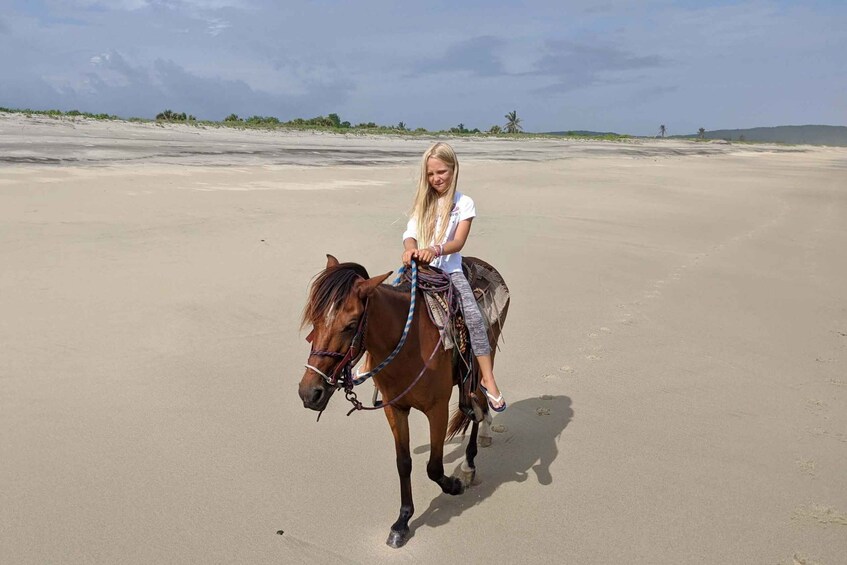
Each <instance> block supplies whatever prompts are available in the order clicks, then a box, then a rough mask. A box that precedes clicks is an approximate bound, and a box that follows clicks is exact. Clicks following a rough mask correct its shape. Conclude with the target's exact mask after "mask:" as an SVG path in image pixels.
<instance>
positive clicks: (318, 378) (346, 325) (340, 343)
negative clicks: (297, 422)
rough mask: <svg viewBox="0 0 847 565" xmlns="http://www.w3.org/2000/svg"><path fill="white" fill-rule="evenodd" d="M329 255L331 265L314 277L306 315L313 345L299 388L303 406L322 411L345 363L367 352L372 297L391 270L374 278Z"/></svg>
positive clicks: (338, 384)
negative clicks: (366, 330) (365, 338)
mask: <svg viewBox="0 0 847 565" xmlns="http://www.w3.org/2000/svg"><path fill="white" fill-rule="evenodd" d="M326 257H327V262H326V269H324V270H323V271H322V272H321V273H319V274H318V275H317V277H315V280H314V281H313V282H312V287H311V289H310V290H309V300H308V302H307V303H306V307H305V308H304V309H303V321H302V327H307V326H311V327H312V331H311V332H310V333H309V337H307V338H306V340H307V341H309V342H311V344H312V351H311V352H310V354H309V361H308V363H307V364H306V371H305V373H304V374H303V378H302V379H301V380H300V388H299V393H300V399H301V400H302V401H303V406H305V407H306V408H311V409H312V410H317V411H323V410H324V408H326V405H327V403H328V402H329V399H330V397H331V396H332V393H333V392H335V390H336V389H337V388H339V387H340V386H341V385H342V384H343V382H342V380H341V373H342V371H343V370H344V368H345V366H347V365H350V364H352V363H354V362H355V361H356V360H357V358H358V357H359V356H360V355H361V354H362V353H363V351H364V343H363V341H364V331H365V327H364V326H365V324H364V317H365V313H366V305H367V298H368V297H369V296H370V295H371V294H373V292H374V290H375V289H376V287H377V286H379V285H380V284H381V283H382V282H383V281H384V280H385V279H386V278H388V276H389V275H390V274H391V273H386V274H385V275H381V276H378V277H374V278H369V276H368V272H367V271H366V270H365V268H364V267H362V266H361V265H358V264H356V263H339V262H338V259H336V258H335V257H333V256H332V255H327V256H326Z"/></svg>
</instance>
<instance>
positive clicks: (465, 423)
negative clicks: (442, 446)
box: [447, 408, 471, 441]
mask: <svg viewBox="0 0 847 565" xmlns="http://www.w3.org/2000/svg"><path fill="white" fill-rule="evenodd" d="M470 425H471V418H470V416H468V415H467V414H465V413H464V412H463V411H462V410H460V409H459V408H456V410H454V411H453V415H452V416H451V417H450V424H449V425H448V426H447V440H448V441H449V440H451V439H453V438H454V437H456V435H457V434H462V435H465V432H466V431H468V427H470Z"/></svg>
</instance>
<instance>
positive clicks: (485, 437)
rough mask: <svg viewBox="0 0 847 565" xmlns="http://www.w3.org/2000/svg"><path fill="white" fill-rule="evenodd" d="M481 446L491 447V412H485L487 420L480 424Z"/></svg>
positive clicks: (484, 419)
mask: <svg viewBox="0 0 847 565" xmlns="http://www.w3.org/2000/svg"><path fill="white" fill-rule="evenodd" d="M479 446H480V447H491V411H490V410H487V411H486V412H485V418H483V420H482V422H481V423H480V430H479Z"/></svg>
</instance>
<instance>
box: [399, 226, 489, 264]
mask: <svg viewBox="0 0 847 565" xmlns="http://www.w3.org/2000/svg"><path fill="white" fill-rule="evenodd" d="M472 221H473V218H468V219H467V220H462V221H461V222H459V225H458V226H456V235H455V236H454V237H453V239H452V240H450V241H448V242H447V243H445V244H444V245H432V246H430V247H427V248H426V249H417V250H415V251H412V252H411V253H412V255H410V256H409V260H411V258H412V257H414V258H415V259H418V260H419V261H421V262H422V263H432V261H433V260H434V259H435V258H436V257H438V256H439V255H450V254H451V253H458V252H459V251H461V250H462V248H463V247H464V246H465V242H466V241H467V240H468V235H470V233H471V222H472ZM408 241H409V239H407V240H405V241H404V242H403V244H404V245H405V244H406V242H408ZM413 241H414V240H413ZM417 244H418V242H417V241H414V245H415V246H417ZM407 249H408V247H407ZM406 253H409V251H406ZM403 257H404V258H405V257H406V255H405V254H404V255H403Z"/></svg>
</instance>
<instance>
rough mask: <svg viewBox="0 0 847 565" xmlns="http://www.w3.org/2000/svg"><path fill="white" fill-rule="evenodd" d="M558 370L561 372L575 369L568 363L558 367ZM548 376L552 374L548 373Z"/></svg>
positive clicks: (569, 371) (571, 371)
mask: <svg viewBox="0 0 847 565" xmlns="http://www.w3.org/2000/svg"><path fill="white" fill-rule="evenodd" d="M559 371H560V372H562V373H575V372H576V369H574V368H573V367H571V366H570V365H562V366H561V367H559ZM550 376H552V375H550Z"/></svg>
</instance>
